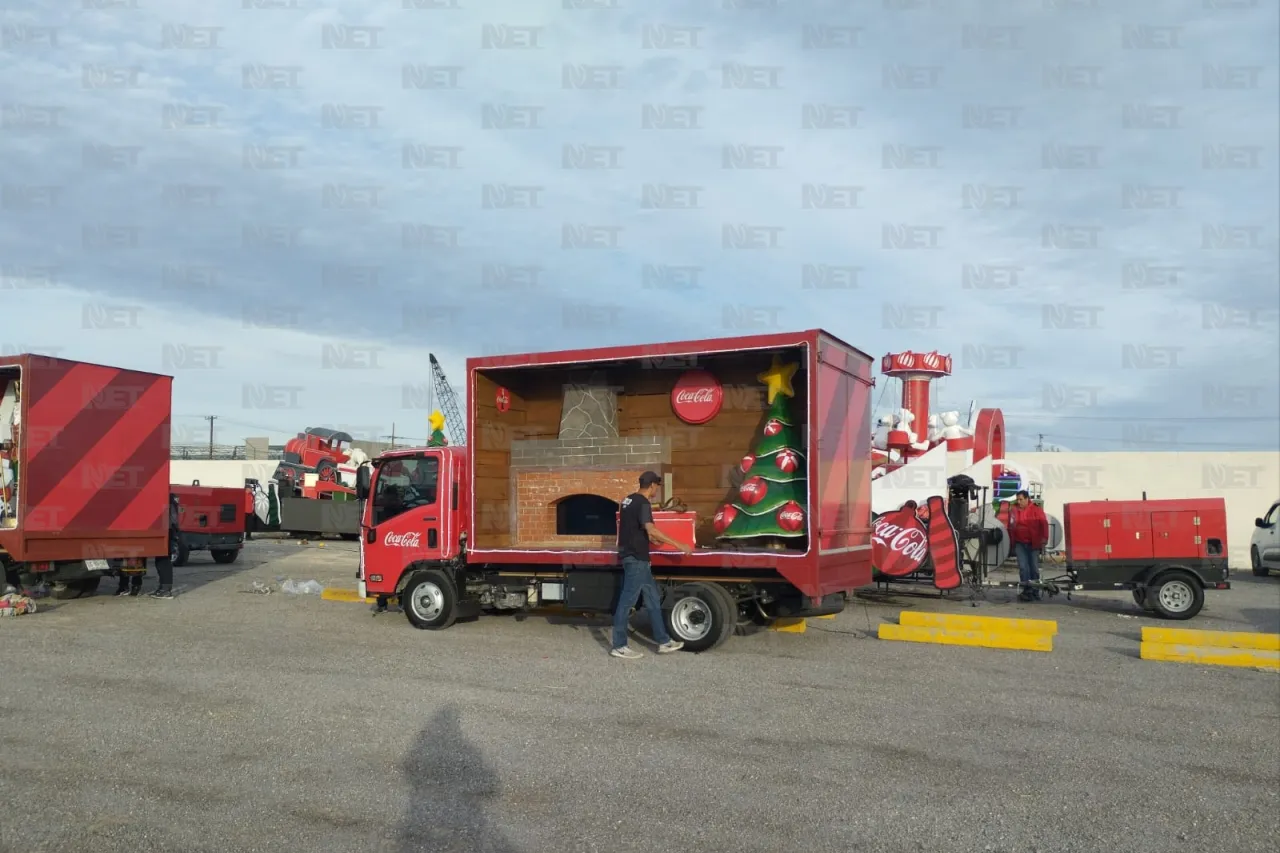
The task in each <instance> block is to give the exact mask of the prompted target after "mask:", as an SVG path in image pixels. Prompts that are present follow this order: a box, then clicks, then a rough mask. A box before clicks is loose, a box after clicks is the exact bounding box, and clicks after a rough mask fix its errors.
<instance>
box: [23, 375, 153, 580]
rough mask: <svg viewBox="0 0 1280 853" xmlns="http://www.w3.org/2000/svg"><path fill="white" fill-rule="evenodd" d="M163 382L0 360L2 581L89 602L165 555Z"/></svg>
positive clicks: (143, 376) (150, 378) (138, 376)
mask: <svg viewBox="0 0 1280 853" xmlns="http://www.w3.org/2000/svg"><path fill="white" fill-rule="evenodd" d="M172 383H173V380H172V378H171V377H168V376H161V375H158V374H154V373H144V372H141V371H136V370H123V369H120V368H117V367H107V366H104V365H100V364H87V363H83V362H77V361H70V360H67V359H61V358H49V357H46V356H39V355H17V356H0V459H2V460H3V470H4V471H5V472H6V473H5V474H4V476H3V479H0V563H2V564H3V568H4V571H5V577H6V581H7V582H10V583H12V582H13V581H14V580H20V581H21V582H23V583H28V582H32V583H38V582H40V581H48V582H49V583H50V584H51V585H52V587H53V594H54V595H55V596H57V597H59V598H66V597H77V596H80V595H84V594H91V593H92V592H93V591H94V590H96V589H97V587H98V584H99V582H100V581H101V579H102V576H103V575H104V574H113V573H115V572H116V571H119V570H120V569H126V568H145V565H146V560H147V559H149V558H155V557H160V556H164V555H165V554H167V553H168V552H169V446H170V432H169V430H170V406H171V399H172V396H171V395H172V390H173V389H172Z"/></svg>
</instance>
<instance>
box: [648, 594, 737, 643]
mask: <svg viewBox="0 0 1280 853" xmlns="http://www.w3.org/2000/svg"><path fill="white" fill-rule="evenodd" d="M663 615H664V616H665V617H666V622H667V632H668V633H669V634H671V638H672V639H673V640H679V641H680V642H682V643H684V647H685V648H686V649H688V650H689V651H691V652H705V651H708V650H709V649H714V648H715V647H716V646H719V645H720V644H721V643H723V642H724V641H725V640H727V639H729V636H730V635H731V634H733V629H734V628H735V627H736V626H737V624H738V608H737V607H736V606H735V604H734V601H733V597H732V596H730V595H729V593H728V592H727V591H726V590H724V589H722V588H720V587H719V586H718V585H717V584H712V583H690V584H684V585H682V586H679V587H677V588H676V589H675V591H674V592H673V593H672V596H671V599H670V606H668V607H664V608H663Z"/></svg>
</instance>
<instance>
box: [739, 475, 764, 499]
mask: <svg viewBox="0 0 1280 853" xmlns="http://www.w3.org/2000/svg"><path fill="white" fill-rule="evenodd" d="M767 491H769V485H768V483H766V482H765V481H764V480H762V479H761V478H759V477H752V478H751V479H749V480H746V481H744V482H743V484H742V485H741V486H739V487H738V494H739V495H741V496H742V502H743V503H744V504H746V505H747V506H755V505H756V504H758V503H760V501H762V500H764V493H765V492H767Z"/></svg>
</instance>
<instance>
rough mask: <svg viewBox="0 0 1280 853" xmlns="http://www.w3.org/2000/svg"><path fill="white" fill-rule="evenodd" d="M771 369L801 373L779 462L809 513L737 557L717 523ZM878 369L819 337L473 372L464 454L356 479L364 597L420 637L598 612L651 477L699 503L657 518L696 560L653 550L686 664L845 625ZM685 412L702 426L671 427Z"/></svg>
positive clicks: (418, 459)
mask: <svg viewBox="0 0 1280 853" xmlns="http://www.w3.org/2000/svg"><path fill="white" fill-rule="evenodd" d="M771 359H774V360H775V361H774V364H777V363H778V361H777V359H782V360H783V361H785V362H790V363H792V364H795V365H797V366H798V369H797V370H796V371H795V374H794V378H793V382H794V386H795V387H794V390H795V392H796V393H795V406H794V409H795V412H794V414H795V416H796V419H797V421H800V422H802V424H801V425H800V426H798V427H797V430H798V434H799V435H801V436H802V444H803V446H802V447H801V448H797V449H796V452H795V453H793V454H792V455H791V456H789V457H787V462H786V463H785V464H786V465H788V466H796V465H798V466H799V471H800V472H801V473H803V474H804V477H805V479H806V483H807V485H806V490H807V499H805V500H804V501H803V502H804V503H805V507H803V508H800V511H799V513H797V511H796V509H795V508H787V512H789V513H790V515H789V516H788V518H787V519H786V522H785V523H786V525H787V528H786V529H787V530H788V531H790V532H791V535H792V537H793V538H785V539H779V540H776V541H775V540H772V539H767V538H766V539H762V540H760V541H759V542H753V543H752V544H750V545H746V546H743V545H740V544H734V543H730V542H726V541H724V540H722V539H721V538H720V537H719V536H718V533H719V531H720V529H721V523H722V521H723V518H720V519H719V520H718V521H717V522H715V523H713V522H712V515H713V513H714V514H716V515H717V516H719V515H720V511H719V510H717V507H723V506H724V505H725V504H726V503H727V502H732V501H733V500H734V498H733V496H734V495H737V494H740V493H741V487H742V485H743V481H742V477H741V475H740V474H735V471H736V470H737V469H738V468H739V467H741V468H742V469H744V470H746V469H748V468H749V467H750V466H749V464H748V462H747V460H746V458H744V457H746V456H747V454H748V453H749V451H751V449H752V441H753V437H754V436H758V435H760V434H761V433H762V432H763V434H765V435H770V434H771V433H770V428H771V425H772V424H773V421H771V420H767V419H766V416H767V415H768V412H767V411H766V406H765V405H764V404H763V396H764V395H763V394H762V393H759V392H760V391H761V390H762V389H760V387H759V385H758V384H756V383H757V382H758V379H757V377H758V376H759V375H760V373H761V371H762V370H765V369H767V368H770V361H771ZM874 363H875V362H874V359H873V358H872V357H871V356H869V355H867V354H866V353H863V352H861V351H859V350H857V349H856V348H854V347H852V346H850V345H849V344H847V343H845V342H843V341H841V340H839V339H837V338H835V337H834V336H832V335H830V334H828V333H826V332H824V331H822V330H810V331H805V332H797V333H792V334H775V335H759V336H750V337H738V338H724V339H713V340H697V341H686V342H681V343H669V344H659V345H651V346H620V347H609V348H601V349H590V350H575V351H563V352H549V353H537V354H530V355H510V356H495V357H487V358H473V359H468V361H467V394H466V398H467V430H466V434H467V436H468V437H469V439H470V441H471V445H470V446H468V447H457V446H447V447H426V448H417V449H398V450H393V451H389V452H385V453H383V454H381V455H380V456H379V457H378V458H377V459H376V460H375V461H374V463H373V465H372V470H371V471H370V470H369V469H362V471H361V472H360V474H359V475H358V477H357V497H358V498H360V499H361V500H364V511H363V515H362V520H361V536H360V568H359V572H358V579H359V586H360V591H361V594H362V595H373V596H377V597H378V598H379V600H380V603H381V604H385V603H386V600H387V599H388V598H389V597H391V596H398V597H399V599H400V602H401V604H402V606H403V609H404V612H405V614H406V615H407V617H408V619H409V621H410V622H411V623H412V624H413V625H414V626H416V627H418V628H424V629H442V628H447V627H449V626H450V625H452V624H453V623H454V621H455V620H456V619H457V618H459V617H466V616H474V615H478V614H479V613H480V612H481V611H483V610H499V611H502V610H506V611H511V610H524V609H529V608H533V607H537V606H539V605H543V604H549V603H550V604H558V605H564V606H566V607H567V608H569V609H571V610H574V611H602V612H607V611H610V610H612V609H613V607H614V604H615V603H616V601H617V599H618V595H619V593H620V587H621V572H620V569H619V566H618V558H617V554H616V537H617V521H616V518H617V516H616V512H617V508H618V503H619V502H620V501H621V500H622V499H623V497H625V496H626V495H627V494H629V493H630V492H633V491H635V490H636V488H637V479H638V477H639V474H640V473H641V472H642V471H644V470H646V469H651V470H657V471H659V472H660V473H662V474H663V475H664V476H665V477H666V478H667V484H668V488H665V489H664V490H663V494H664V496H666V497H667V498H668V499H669V500H670V499H674V498H676V497H677V496H678V498H679V499H680V500H682V501H687V502H688V503H689V504H691V505H696V508H695V510H694V511H693V512H687V511H686V512H675V513H674V515H676V516H678V518H672V519H671V522H672V528H671V529H672V530H673V531H675V530H678V529H679V527H680V526H681V525H680V524H679V523H678V522H680V521H683V520H684V519H687V518H690V517H692V521H693V524H692V527H691V528H689V527H688V526H686V529H689V530H691V531H696V532H694V535H695V536H696V540H695V542H694V543H691V544H695V545H696V547H695V550H694V551H693V553H692V554H690V555H688V556H685V555H683V554H681V553H679V552H671V551H666V550H659V549H656V548H655V549H654V552H653V554H652V563H653V573H654V576H655V578H656V580H657V581H658V584H659V586H660V588H661V590H662V594H663V603H662V608H663V613H664V618H665V621H666V624H667V627H668V630H669V631H670V633H671V636H672V637H673V638H675V639H677V640H680V641H682V642H683V643H684V644H685V649H687V650H689V651H695V652H696V651H705V650H708V649H711V648H714V647H716V646H718V645H720V644H721V643H723V642H724V641H725V640H726V639H727V638H728V637H729V636H730V635H731V634H732V633H733V632H734V629H735V628H736V627H737V626H738V625H739V624H740V623H741V622H744V621H755V622H757V623H760V622H764V623H767V622H770V621H773V620H776V619H779V618H783V617H794V616H812V615H825V614H830V613H837V612H840V611H841V610H843V609H844V606H845V601H846V599H847V598H848V596H849V595H851V594H852V591H853V590H855V589H856V588H857V587H860V586H864V585H866V584H868V583H870V581H871V464H870V453H869V451H870V442H871V424H870V408H871V401H870V391H871V388H872V385H873V379H872V369H873V367H874ZM708 377H710V379H708ZM695 383H703V384H704V385H706V387H699V388H698V389H696V391H695V390H691V389H692V387H693V384H695ZM681 388H684V389H685V390H686V392H687V393H684V394H683V396H682V392H681ZM771 399H772V398H771ZM679 400H683V403H680V402H679ZM689 404H692V405H693V406H696V407H697V408H698V412H697V414H696V416H693V415H686V416H680V417H677V416H678V415H680V412H679V410H678V408H677V407H678V405H686V406H688V405H689ZM591 411H596V412H597V416H596V420H595V422H594V423H592V424H590V425H589V426H590V427H591V429H587V428H581V429H579V427H582V424H581V423H579V422H577V421H575V418H579V420H580V417H579V416H581V415H582V414H583V413H584V412H588V413H589V412H591ZM664 439H665V441H666V443H665V444H664ZM584 448H585V449H584ZM663 448H666V449H665V450H664V449H663ZM664 453H665V454H666V455H665V457H664V456H663V454H664ZM540 454H541V455H542V456H541V457H540V456H539V455H540ZM547 454H552V455H555V454H559V455H558V456H556V457H555V459H554V460H552V461H550V462H548V460H549V459H551V457H550V456H547ZM543 457H545V458H543ZM779 459H781V456H779ZM797 460H798V461H797ZM770 464H772V461H771V462H770ZM780 464H781V463H780ZM366 498H367V499H366ZM749 502H750V500H749V499H748V503H749ZM566 507H568V508H571V509H572V510H573V511H572V512H570V511H568V510H566ZM664 508H665V507H664ZM659 518H661V517H660V516H659ZM779 518H780V519H781V515H779ZM675 535H679V534H678V533H677V534H675ZM685 535H688V534H687V533H686V534H685Z"/></svg>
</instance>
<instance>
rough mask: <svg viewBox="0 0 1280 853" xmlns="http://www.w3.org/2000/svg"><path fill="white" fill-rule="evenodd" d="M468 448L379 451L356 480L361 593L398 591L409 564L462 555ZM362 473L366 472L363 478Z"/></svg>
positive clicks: (439, 561)
mask: <svg viewBox="0 0 1280 853" xmlns="http://www.w3.org/2000/svg"><path fill="white" fill-rule="evenodd" d="M466 461H467V457H466V448H465V447H423V448H410V449H403V450H391V451H387V452H385V453H383V454H381V455H380V456H379V457H378V458H377V459H375V460H374V461H373V463H372V465H371V466H370V467H369V468H364V469H361V472H362V473H361V475H360V476H359V477H358V479H357V484H356V496H357V499H364V512H363V514H362V515H361V518H360V571H359V575H358V577H359V581H360V594H361V595H362V596H367V595H375V596H379V597H386V596H391V595H395V594H397V592H398V591H399V587H400V581H401V579H402V578H403V577H404V576H405V574H406V572H408V571H409V570H410V569H411V568H414V567H423V566H433V565H434V566H440V565H443V564H448V563H452V562H454V561H456V560H457V559H458V558H459V557H461V556H462V552H463V548H464V545H465V540H466V533H465V531H466V529H467V525H466V518H465V515H464V513H465V508H466V507H467V506H468V503H469V492H468V490H467V487H466V486H467V484H466V474H465V472H466ZM364 471H368V472H369V474H368V478H367V479H368V482H365V479H366V478H365V476H364V474H363V472H364Z"/></svg>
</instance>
